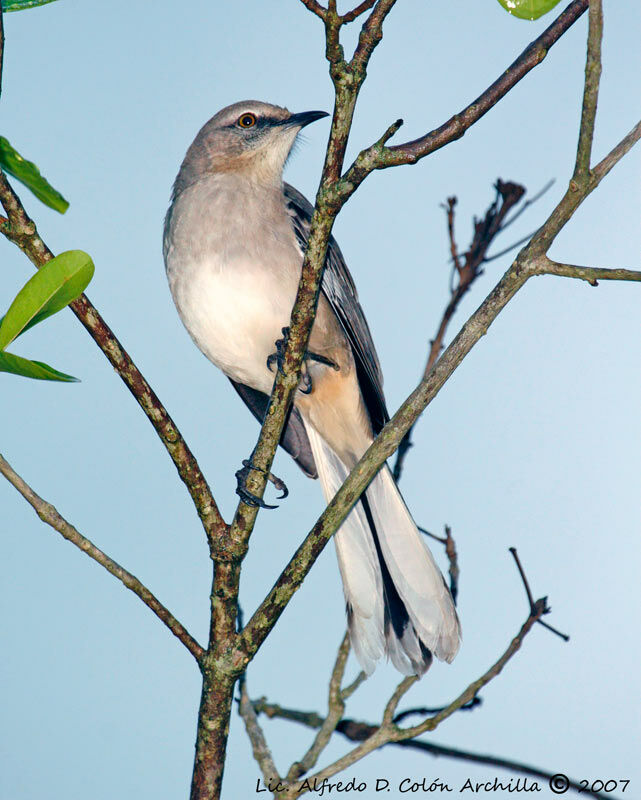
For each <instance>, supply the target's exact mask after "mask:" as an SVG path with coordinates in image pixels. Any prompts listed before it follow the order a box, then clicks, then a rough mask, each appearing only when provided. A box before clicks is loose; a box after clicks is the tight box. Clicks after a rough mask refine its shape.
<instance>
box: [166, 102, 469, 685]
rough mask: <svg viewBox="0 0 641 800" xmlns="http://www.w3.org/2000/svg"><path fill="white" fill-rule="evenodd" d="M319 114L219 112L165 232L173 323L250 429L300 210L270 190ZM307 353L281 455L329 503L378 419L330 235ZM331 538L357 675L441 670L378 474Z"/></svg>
mask: <svg viewBox="0 0 641 800" xmlns="http://www.w3.org/2000/svg"><path fill="white" fill-rule="evenodd" d="M320 116H324V114H322V112H307V113H305V114H290V112H289V111H287V109H284V108H280V107H278V106H273V105H269V104H267V103H260V102H257V101H245V102H242V103H236V104H234V105H233V106H229V107H227V108H225V109H223V110H222V111H220V112H219V113H218V114H216V115H215V116H214V117H213V118H212V119H211V120H210V121H209V122H208V123H206V125H205V126H204V127H203V128H202V129H201V131H200V132H199V134H198V136H197V137H196V139H195V140H194V142H193V144H192V145H191V147H190V148H189V150H188V152H187V155H186V156H185V159H184V161H183V164H182V166H181V169H180V172H179V173H178V177H177V178H176V182H175V184H174V191H173V195H172V203H171V206H170V208H169V211H168V213H167V218H166V222H165V235H164V256H165V264H166V268H167V276H168V279H169V285H170V288H171V292H172V296H173V298H174V301H175V303H176V307H177V309H178V313H179V314H180V317H181V319H182V321H183V323H184V324H185V327H186V328H187V330H188V332H189V333H190V335H191V337H192V338H193V340H194V342H195V343H196V345H197V346H198V347H199V348H200V349H201V350H202V352H203V353H204V354H205V355H206V356H207V358H209V359H210V360H211V361H212V362H213V363H214V364H216V365H217V366H218V367H220V368H221V369H222V370H223V372H224V373H225V374H226V375H227V376H228V377H229V379H230V380H231V382H232V384H233V386H234V388H235V389H236V391H237V392H238V394H239V395H240V396H241V398H242V399H243V400H244V402H245V403H246V404H247V406H248V407H249V409H250V410H251V411H252V413H253V414H254V416H255V417H256V418H257V419H259V420H262V417H263V415H264V412H265V409H266V407H267V402H268V398H269V394H270V392H271V388H272V384H273V380H274V375H273V373H272V372H271V371H270V370H269V368H268V366H267V361H268V358H269V356H270V355H271V354H272V353H273V352H274V350H275V342H276V340H277V339H278V338H280V336H281V329H282V328H283V327H284V326H286V325H287V324H288V323H289V318H290V314H291V309H292V306H293V303H294V299H295V296H296V288H297V285H298V280H299V278H300V268H301V264H302V259H303V253H304V251H305V247H306V244H307V238H308V233H309V224H310V219H311V214H312V210H313V209H312V206H311V204H310V203H309V202H308V201H307V200H306V199H305V198H304V197H303V195H301V194H300V192H298V191H297V190H296V189H294V188H293V187H291V186H289V185H287V184H283V181H282V171H283V166H284V163H285V160H286V158H287V156H288V154H289V152H290V150H291V147H292V145H293V143H294V140H295V138H296V136H297V134H298V132H299V131H300V130H301V128H302V127H303V126H304V125H306V124H308V123H309V122H312V121H314V120H315V119H319V118H320ZM309 352H310V353H311V354H315V355H318V356H320V357H321V360H314V359H313V358H310V359H308V360H307V361H306V363H305V365H304V366H305V371H306V383H305V384H304V385H302V386H301V387H300V390H299V391H298V392H296V397H295V400H294V404H293V406H292V409H291V411H290V413H289V416H288V420H287V424H286V427H285V429H284V432H283V436H282V438H281V444H282V445H283V447H284V448H285V449H286V450H287V452H289V453H290V454H291V455H292V457H293V458H294V459H295V460H296V462H297V463H298V464H299V466H300V467H301V468H302V469H303V470H304V472H305V473H306V474H307V475H309V476H310V477H319V478H320V480H321V484H322V487H323V492H324V494H325V497H326V499H327V500H328V501H329V500H330V499H331V498H332V497H333V495H334V494H335V493H336V491H337V490H338V489H339V488H340V486H341V484H342V483H343V481H344V480H345V478H346V477H347V475H348V474H349V471H350V470H351V469H352V467H353V466H354V465H355V464H356V462H357V461H358V459H359V458H360V457H361V455H362V454H363V453H364V452H365V450H366V449H367V447H368V446H369V445H370V444H371V442H372V441H373V438H374V436H375V435H376V434H377V433H378V432H379V431H380V429H381V428H382V427H383V425H384V424H385V422H386V421H387V420H388V418H389V417H388V413H387V409H386V407H385V399H384V396H383V377H382V373H381V368H380V364H379V361H378V357H377V355H376V350H375V348H374V344H373V342H372V337H371V334H370V330H369V327H368V325H367V322H366V320H365V316H364V314H363V311H362V309H361V306H360V304H359V302H358V296H357V293H356V288H355V286H354V282H353V280H352V278H351V276H350V274H349V272H348V270H347V267H346V265H345V261H344V259H343V256H342V254H341V251H340V249H339V247H338V245H337V243H336V242H335V240H334V239H333V238H332V239H331V240H330V244H329V249H328V253H327V261H326V264H325V272H324V275H323V281H322V291H321V296H320V298H319V305H318V311H317V315H316V319H315V322H314V325H313V327H312V331H311V335H310V341H309ZM323 360H324V361H323ZM327 361H329V362H330V363H331V364H333V365H334V367H335V368H334V367H332V366H330V365H328V364H327ZM310 387H311V391H309V392H307V391H306V390H309V389H310ZM334 540H335V544H336V550H337V555H338V561H339V567H340V570H341V576H342V579H343V587H344V592H345V599H346V605H347V614H348V622H349V630H350V635H351V640H352V643H353V646H354V650H355V653H356V655H357V657H358V659H359V661H360V662H361V665H362V666H363V668H364V669H365V670H366V671H367V672H368V673H369V672H371V671H372V670H373V669H374V667H375V665H376V662H377V661H378V660H379V659H380V658H381V657H382V656H383V655H384V654H387V655H388V656H389V657H390V658H391V660H392V662H393V663H394V665H395V666H396V667H397V668H398V669H399V670H400V671H401V672H403V673H405V674H419V675H421V674H423V673H424V672H425V670H426V669H427V668H428V667H429V665H430V663H431V658H432V654H434V655H435V656H436V657H437V658H440V659H444V660H446V661H451V660H452V659H453V658H454V656H455V655H456V652H457V650H458V646H459V636H460V631H459V624H458V618H457V616H456V611H455V610H454V605H453V603H452V599H451V596H450V593H449V590H448V589H447V587H446V585H445V582H444V580H443V577H442V575H441V573H440V571H439V570H438V567H437V566H436V564H435V563H434V560H433V558H432V556H431V553H430V552H429V549H428V548H427V546H426V545H425V542H424V540H423V538H422V537H421V535H420V534H419V532H418V530H417V528H416V525H415V524H414V522H413V520H412V518H411V515H410V513H409V511H408V510H407V507H406V506H405V503H404V502H403V499H402V497H401V495H400V493H399V491H398V488H397V487H396V484H395V483H394V480H393V478H392V476H391V473H390V471H389V469H388V468H387V466H384V467H383V468H382V469H381V470H380V472H379V473H378V475H377V476H376V477H375V478H374V480H373V481H372V483H371V484H370V486H369V487H368V489H367V491H366V493H365V494H364V495H363V497H362V498H361V501H360V502H359V503H358V504H357V505H356V506H355V508H354V509H353V511H352V512H351V513H350V514H349V516H348V517H347V519H346V520H345V522H344V523H343V525H342V526H341V528H340V529H339V531H338V532H337V533H336V535H335V537H334Z"/></svg>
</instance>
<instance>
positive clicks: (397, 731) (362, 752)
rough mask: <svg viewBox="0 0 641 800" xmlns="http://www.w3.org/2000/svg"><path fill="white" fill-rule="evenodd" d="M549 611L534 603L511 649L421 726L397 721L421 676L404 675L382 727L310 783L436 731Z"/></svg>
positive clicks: (295, 790) (298, 790) (293, 793)
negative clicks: (396, 714)
mask: <svg viewBox="0 0 641 800" xmlns="http://www.w3.org/2000/svg"><path fill="white" fill-rule="evenodd" d="M545 610H546V604H545V600H544V599H541V600H537V601H536V603H535V604H534V608H533V610H532V611H531V612H530V615H529V616H528V618H527V619H526V620H525V622H524V623H523V625H522V626H521V629H520V630H519V632H518V633H517V635H516V636H515V637H514V638H513V639H512V641H511V642H510V644H509V646H508V648H507V650H506V651H505V652H504V653H503V655H502V656H501V657H500V658H499V659H498V661H496V662H495V663H494V664H493V665H492V666H491V667H490V668H489V669H488V670H487V671H486V672H485V673H484V674H483V675H481V677H480V678H478V679H477V680H476V681H474V682H473V683H471V684H470V685H469V686H468V687H467V688H466V689H465V690H464V691H463V692H462V693H461V694H460V695H459V696H458V697H457V698H456V699H455V700H454V701H453V702H452V703H450V704H449V705H448V706H447V707H446V708H445V709H443V711H441V712H439V713H438V714H436V715H435V716H433V717H429V718H428V719H426V720H424V721H423V722H422V723H420V724H419V725H415V726H413V727H411V728H399V727H398V726H397V725H395V724H394V722H393V717H394V712H395V711H396V708H397V706H398V703H399V701H400V699H401V697H403V695H404V694H405V693H406V692H407V691H408V690H409V689H410V687H411V686H412V685H413V684H414V683H415V682H416V681H417V678H416V677H414V676H412V677H409V678H404V679H403V680H402V681H401V682H400V683H399V684H398V686H397V687H396V691H395V692H394V694H393V695H392V697H391V698H390V700H389V702H388V703H387V706H386V708H385V712H384V714H383V721H382V724H381V725H380V726H379V727H374V729H373V731H372V732H371V735H370V736H369V737H368V738H367V739H366V740H365V741H364V742H362V743H361V744H360V745H359V746H358V747H355V748H354V749H353V750H351V751H350V752H349V753H346V754H345V755H344V756H342V757H341V758H339V759H337V760H336V761H335V762H334V763H333V764H330V765H329V766H327V767H325V768H324V769H322V770H320V771H319V772H317V773H315V774H314V775H311V776H309V778H307V780H308V781H309V783H310V784H313V782H314V781H316V783H317V784H318V783H320V782H321V781H323V780H324V779H325V778H331V777H332V776H333V775H336V774H337V773H338V772H341V771H342V770H344V769H346V768H347V767H350V766H352V764H355V763H356V762H358V761H360V760H361V759H362V758H364V757H365V756H366V755H368V754H369V753H371V752H372V751H374V750H377V749H378V748H379V747H382V746H383V745H386V744H389V743H392V742H401V741H407V740H410V739H413V738H414V737H416V736H419V735H420V734H422V733H425V732H426V731H433V730H435V729H436V728H437V727H438V726H439V725H440V723H441V722H443V721H444V720H445V719H447V718H448V717H449V716H451V715H452V714H453V713H454V712H456V711H458V710H459V709H460V708H461V707H462V706H463V705H465V704H466V703H469V702H470V701H471V700H472V699H473V698H474V697H475V696H476V695H477V694H478V692H479V691H480V689H482V688H483V686H486V685H487V684H488V683H489V682H490V681H491V680H493V679H494V678H495V677H497V676H498V675H499V674H500V673H501V671H502V670H503V668H504V667H505V665H506V664H507V662H508V661H509V660H510V659H511V658H512V657H513V656H514V655H515V654H516V653H517V652H518V650H519V649H520V648H521V645H522V643H523V640H524V639H525V637H526V636H527V634H528V633H529V632H530V630H531V629H532V626H533V625H534V624H535V623H536V622H537V620H538V619H539V618H540V616H541V615H542V614H543V613H545ZM304 791H306V789H305V788H304V787H303V783H301V782H300V781H299V782H297V783H294V784H290V785H289V786H288V787H287V789H286V790H285V791H284V792H283V793H282V794H281V795H279V797H282V798H283V800H285V799H286V798H287V800H289V798H294V797H298V796H300V794H302V793H303V792H304Z"/></svg>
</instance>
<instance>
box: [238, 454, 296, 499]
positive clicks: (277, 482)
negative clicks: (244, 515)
mask: <svg viewBox="0 0 641 800" xmlns="http://www.w3.org/2000/svg"><path fill="white" fill-rule="evenodd" d="M253 469H255V470H256V471H257V472H262V473H263V474H264V475H267V480H268V481H270V482H271V483H273V484H274V486H275V487H276V489H278V491H279V492H282V494H281V496H280V497H278V498H277V499H278V500H284V499H285V498H286V497H287V495H288V494H289V489H288V488H287V486H286V485H285V481H283V480H281V479H280V478H278V477H276V475H273V474H272V473H271V472H266V471H265V470H264V469H261V468H260V467H257V466H256V465H255V464H254V462H253V461H252V460H251V458H250V459H245V460H244V461H243V466H242V468H241V469H239V470H238V472H236V480H237V481H238V486H237V487H236V494H237V495H238V496H239V497H240V499H241V500H242V501H243V503H245V505H247V506H251V507H252V508H269V509H273V508H278V506H270V505H268V504H267V503H266V502H265V501H264V500H263V499H262V498H260V497H257V496H256V495H255V494H252V493H251V492H250V491H249V490H248V489H247V478H248V477H249V473H250V472H251V470H253Z"/></svg>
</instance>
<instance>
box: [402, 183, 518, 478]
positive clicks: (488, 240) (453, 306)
mask: <svg viewBox="0 0 641 800" xmlns="http://www.w3.org/2000/svg"><path fill="white" fill-rule="evenodd" d="M494 188H495V189H496V199H495V200H494V202H493V203H492V205H491V206H490V207H489V208H488V209H487V211H486V212H485V215H484V217H483V219H482V220H480V221H479V220H477V219H476V217H475V218H474V237H473V239H472V242H471V244H470V246H469V247H468V249H467V252H466V253H465V254H464V260H463V261H461V256H459V253H458V247H457V245H456V240H455V238H454V209H455V207H456V203H457V199H456V197H449V198H448V199H447V205H446V206H445V210H446V213H447V229H448V235H449V240H450V254H451V257H452V261H453V263H454V272H455V273H456V277H457V283H456V286H454V287H453V288H452V289H451V291H450V300H449V302H448V304H447V306H446V307H445V311H444V312H443V316H442V317H441V322H440V324H439V326H438V330H437V332H436V336H435V337H434V338H433V339H432V341H431V342H430V350H429V355H428V357H427V363H426V365H425V369H424V371H423V377H425V376H426V375H427V374H428V373H429V371H430V370H431V369H432V367H433V366H434V364H435V363H436V359H437V358H438V357H439V354H440V352H441V350H442V349H443V342H444V340H445V334H446V332H447V329H448V326H449V324H450V322H451V320H452V318H453V317H454V315H455V314H456V311H457V309H458V307H459V305H460V303H461V300H462V299H463V298H464V297H465V295H466V294H467V293H468V292H469V291H470V289H471V288H472V285H473V284H474V282H475V281H476V279H477V278H479V277H480V276H481V275H482V274H483V269H482V266H483V264H484V263H485V260H486V255H487V251H488V250H489V248H490V247H491V245H492V242H493V241H494V240H495V238H496V237H497V236H498V234H500V233H501V231H502V229H503V221H504V220H505V217H506V216H507V214H508V213H509V212H510V211H511V209H512V208H514V206H515V205H517V204H518V202H519V201H520V200H521V198H522V197H523V195H524V194H525V189H524V188H523V186H520V185H519V184H518V183H512V182H511V181H507V182H504V181H502V180H501V179H500V178H499V179H498V180H497V182H496V184H495V187H494ZM528 238H529V237H528ZM413 428H414V426H412V427H411V428H410V429H409V430H408V432H407V433H406V434H405V436H404V437H403V438H402V440H401V443H400V445H399V448H398V452H397V454H396V462H395V464H394V470H393V475H394V480H395V481H397V482H398V481H399V480H400V479H401V474H402V472H403V463H404V461H405V458H406V456H407V453H408V451H409V449H410V448H411V446H412V441H411V437H412V430H413Z"/></svg>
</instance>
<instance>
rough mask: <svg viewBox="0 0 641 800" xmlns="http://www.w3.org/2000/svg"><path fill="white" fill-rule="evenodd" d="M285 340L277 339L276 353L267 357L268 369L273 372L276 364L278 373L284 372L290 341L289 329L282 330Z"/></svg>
mask: <svg viewBox="0 0 641 800" xmlns="http://www.w3.org/2000/svg"><path fill="white" fill-rule="evenodd" d="M281 330H282V333H283V338H282V339H276V342H275V345H276V352H275V353H272V354H271V355H270V356H268V357H267V369H268V370H269V371H270V372H272V371H273V370H272V367H273V366H274V364H277V365H278V371H279V372H282V371H283V359H284V358H285V348H286V347H287V340H288V339H289V328H282V329H281Z"/></svg>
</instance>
